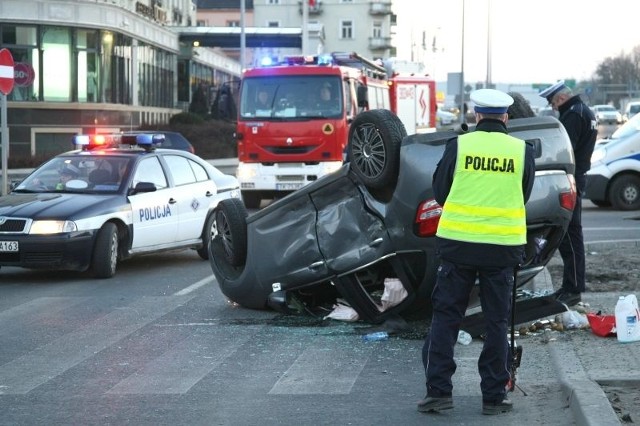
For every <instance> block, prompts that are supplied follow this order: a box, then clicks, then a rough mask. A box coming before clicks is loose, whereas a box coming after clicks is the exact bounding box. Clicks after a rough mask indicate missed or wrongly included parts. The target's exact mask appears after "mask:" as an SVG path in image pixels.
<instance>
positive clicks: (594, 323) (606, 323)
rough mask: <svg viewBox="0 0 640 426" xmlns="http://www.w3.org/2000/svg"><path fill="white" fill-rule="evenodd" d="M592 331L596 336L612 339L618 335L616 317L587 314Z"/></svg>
mask: <svg viewBox="0 0 640 426" xmlns="http://www.w3.org/2000/svg"><path fill="white" fill-rule="evenodd" d="M587 320H588V321H589V326H590V327H591V331H592V332H593V334H595V335H596V336H600V337H611V336H615V335H616V316H615V315H599V314H587Z"/></svg>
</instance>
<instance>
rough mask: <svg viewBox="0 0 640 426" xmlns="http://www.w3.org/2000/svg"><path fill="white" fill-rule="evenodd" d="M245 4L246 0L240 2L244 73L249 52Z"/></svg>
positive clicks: (241, 67) (241, 52) (241, 51)
mask: <svg viewBox="0 0 640 426" xmlns="http://www.w3.org/2000/svg"><path fill="white" fill-rule="evenodd" d="M245 2H246V0H240V70H241V71H242V70H243V69H244V68H245V67H246V64H247V60H246V56H245V55H246V50H247V38H246V35H245V32H244V16H245V10H246V7H245Z"/></svg>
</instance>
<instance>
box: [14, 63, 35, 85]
mask: <svg viewBox="0 0 640 426" xmlns="http://www.w3.org/2000/svg"><path fill="white" fill-rule="evenodd" d="M13 70H14V72H13V78H14V80H15V84H16V86H17V87H27V86H31V84H32V83H33V79H34V78H35V76H36V74H35V72H34V71H33V67H32V66H31V65H30V64H27V63H25V62H16V63H15V64H14V66H13Z"/></svg>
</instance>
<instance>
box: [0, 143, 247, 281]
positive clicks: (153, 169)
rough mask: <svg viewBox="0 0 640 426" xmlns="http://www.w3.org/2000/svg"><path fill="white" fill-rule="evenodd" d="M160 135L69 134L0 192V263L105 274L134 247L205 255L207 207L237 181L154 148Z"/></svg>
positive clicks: (235, 194)
mask: <svg viewBox="0 0 640 426" xmlns="http://www.w3.org/2000/svg"><path fill="white" fill-rule="evenodd" d="M163 140H164V136H163V135H160V134H150V133H142V134H140V133H138V134H117V135H93V136H87V135H78V136H75V137H74V144H75V145H76V148H77V149H76V150H74V151H70V152H67V153H64V154H60V155H58V156H56V157H54V158H53V159H51V160H49V161H48V162H46V163H44V164H43V165H41V166H40V167H38V168H37V169H36V170H35V171H33V173H31V174H30V175H29V176H28V177H27V178H25V179H24V180H23V181H22V182H20V183H19V184H18V185H17V186H15V187H14V188H13V189H12V192H11V193H10V194H8V195H6V196H4V197H0V266H18V267H24V268H31V269H49V270H77V271H85V270H89V271H90V272H91V274H92V275H93V276H95V277H96V278H109V277H112V276H113V275H114V274H115V272H116V267H117V264H118V262H119V261H120V260H124V259H126V258H128V257H131V256H133V255H137V254H143V253H152V252H158V251H163V250H169V249H182V248H185V249H186V248H190V249H195V250H196V251H197V253H198V255H199V256H200V257H201V258H203V259H208V256H209V249H208V245H209V242H210V240H211V235H212V233H213V232H215V229H214V226H215V223H214V218H213V214H212V212H213V210H214V208H215V207H216V206H217V205H218V203H219V202H220V201H221V200H224V199H228V198H237V199H240V190H239V184H238V181H237V179H236V178H235V177H234V176H229V175H225V174H223V173H222V172H220V171H219V170H218V169H216V168H215V167H214V166H212V165H211V164H209V163H208V162H206V161H205V160H203V159H201V158H200V157H197V156H196V155H193V154H191V153H189V152H185V151H178V150H170V149H156V147H157V146H161V143H162V141H163Z"/></svg>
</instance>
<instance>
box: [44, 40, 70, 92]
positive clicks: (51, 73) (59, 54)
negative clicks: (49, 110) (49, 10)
mask: <svg viewBox="0 0 640 426" xmlns="http://www.w3.org/2000/svg"><path fill="white" fill-rule="evenodd" d="M42 51H43V52H42V77H43V83H44V87H43V88H42V89H43V95H44V100H45V101H54V102H55V101H66V102H69V101H71V77H70V75H71V73H70V71H71V33H70V31H69V29H68V28H60V27H43V28H42Z"/></svg>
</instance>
